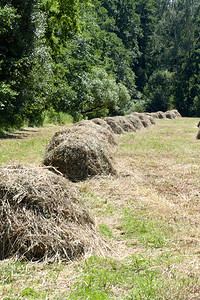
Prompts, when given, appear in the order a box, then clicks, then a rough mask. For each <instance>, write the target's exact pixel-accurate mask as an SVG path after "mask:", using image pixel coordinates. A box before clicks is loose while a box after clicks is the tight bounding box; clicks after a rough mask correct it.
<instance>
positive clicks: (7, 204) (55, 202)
mask: <svg viewBox="0 0 200 300" xmlns="http://www.w3.org/2000/svg"><path fill="white" fill-rule="evenodd" d="M0 215H1V218H0V259H5V258H8V257H11V256H14V257H15V258H19V259H28V260H34V261H38V260H39V261H40V260H41V261H44V260H46V261H60V260H67V261H69V260H73V259H77V258H79V257H81V256H83V255H86V254H87V253H94V252H95V251H96V250H98V248H99V249H100V247H101V246H102V245H103V244H101V243H102V241H101V239H100V237H99V236H98V234H97V233H96V230H95V222H94V219H93V217H92V216H91V215H90V213H89V212H88V210H87V209H86V208H85V207H84V205H83V203H82V202H81V200H80V196H79V195H78V193H77V190H76V189H75V188H74V187H73V186H72V183H70V182H69V181H68V180H66V179H64V178H63V177H62V176H58V175H56V174H54V173H53V172H50V171H49V170H47V169H45V168H36V167H32V168H30V167H27V166H20V165H18V166H8V167H6V168H1V169H0Z"/></svg>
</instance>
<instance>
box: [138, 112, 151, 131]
mask: <svg viewBox="0 0 200 300" xmlns="http://www.w3.org/2000/svg"><path fill="white" fill-rule="evenodd" d="M138 118H139V119H140V120H141V122H142V125H143V126H144V127H145V128H146V127H149V126H151V124H152V123H151V122H150V120H149V118H148V116H147V115H146V114H142V113H138Z"/></svg>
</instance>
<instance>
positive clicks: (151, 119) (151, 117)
mask: <svg viewBox="0 0 200 300" xmlns="http://www.w3.org/2000/svg"><path fill="white" fill-rule="evenodd" d="M146 116H147V118H148V119H149V121H150V123H151V124H152V125H155V124H156V121H155V118H154V117H153V116H149V115H148V114H146Z"/></svg>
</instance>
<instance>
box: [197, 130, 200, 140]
mask: <svg viewBox="0 0 200 300" xmlns="http://www.w3.org/2000/svg"><path fill="white" fill-rule="evenodd" d="M196 139H197V140H200V130H199V131H198V133H197V136H196Z"/></svg>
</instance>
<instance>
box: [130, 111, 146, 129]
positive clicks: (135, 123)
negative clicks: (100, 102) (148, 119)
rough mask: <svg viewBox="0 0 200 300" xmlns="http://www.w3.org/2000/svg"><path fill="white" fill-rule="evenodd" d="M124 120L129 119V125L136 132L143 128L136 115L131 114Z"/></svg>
mask: <svg viewBox="0 0 200 300" xmlns="http://www.w3.org/2000/svg"><path fill="white" fill-rule="evenodd" d="M126 118H128V119H129V121H130V122H131V124H132V125H133V127H134V128H135V130H136V131H137V130H141V129H142V128H144V126H143V124H142V122H141V120H140V118H139V117H138V114H137V113H131V114H130V115H127V116H126Z"/></svg>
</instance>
